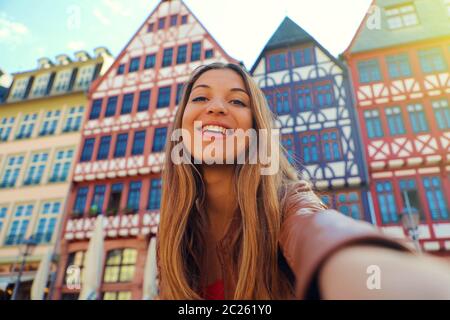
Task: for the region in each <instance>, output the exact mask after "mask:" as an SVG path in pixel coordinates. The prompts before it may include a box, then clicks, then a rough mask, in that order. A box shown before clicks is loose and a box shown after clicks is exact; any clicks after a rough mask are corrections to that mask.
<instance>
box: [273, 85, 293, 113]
mask: <svg viewBox="0 0 450 320" xmlns="http://www.w3.org/2000/svg"><path fill="white" fill-rule="evenodd" d="M275 99H276V103H277V104H276V108H277V109H276V113H277V114H286V113H289V112H291V108H290V105H289V91H287V90H284V92H277V93H276V96H275Z"/></svg>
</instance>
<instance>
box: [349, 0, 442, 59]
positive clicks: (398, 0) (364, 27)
mask: <svg viewBox="0 0 450 320" xmlns="http://www.w3.org/2000/svg"><path fill="white" fill-rule="evenodd" d="M410 3H413V4H414V6H415V9H416V12H417V16H418V19H419V24H418V25H416V26H411V27H405V28H401V29H396V30H391V29H389V27H388V24H387V20H388V19H387V18H388V17H387V15H386V8H392V7H395V6H401V5H403V4H410ZM377 19H378V20H379V22H380V23H379V24H378V25H377ZM446 36H450V17H449V15H448V9H447V7H446V6H445V5H444V1H442V0H409V1H405V0H374V1H373V4H372V6H371V8H370V9H369V11H368V12H367V14H366V16H365V18H364V20H363V21H362V23H361V26H360V27H359V29H358V32H357V33H356V35H355V37H354V39H353V41H352V43H351V44H350V46H349V48H348V49H347V50H346V52H347V53H349V54H352V53H358V52H364V51H370V50H375V49H381V48H387V47H392V46H397V45H402V44H407V43H414V42H418V41H422V40H426V39H433V38H440V37H446Z"/></svg>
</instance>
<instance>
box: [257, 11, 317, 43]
mask: <svg viewBox="0 0 450 320" xmlns="http://www.w3.org/2000/svg"><path fill="white" fill-rule="evenodd" d="M313 40H314V39H313V37H311V36H310V35H309V34H308V33H307V32H306V31H305V30H303V28H302V27H300V26H299V25H298V24H296V23H295V22H294V21H292V20H291V19H290V18H289V17H286V18H284V20H283V22H282V23H281V25H280V26H279V27H278V29H277V31H275V33H274V34H273V36H272V38H270V40H269V42H268V43H267V45H266V47H265V48H264V50H265V51H267V50H274V49H278V48H282V47H286V46H288V45H293V44H300V43H304V42H309V41H313Z"/></svg>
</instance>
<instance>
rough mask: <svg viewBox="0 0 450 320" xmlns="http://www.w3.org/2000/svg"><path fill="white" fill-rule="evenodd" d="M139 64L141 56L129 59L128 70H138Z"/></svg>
mask: <svg viewBox="0 0 450 320" xmlns="http://www.w3.org/2000/svg"><path fill="white" fill-rule="evenodd" d="M140 64H141V58H140V57H137V58H133V59H131V61H130V66H129V67H128V72H130V73H131V72H136V71H139V68H140Z"/></svg>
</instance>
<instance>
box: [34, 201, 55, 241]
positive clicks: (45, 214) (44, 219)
mask: <svg viewBox="0 0 450 320" xmlns="http://www.w3.org/2000/svg"><path fill="white" fill-rule="evenodd" d="M60 213H61V202H59V201H56V202H45V203H43V204H42V207H41V212H40V213H39V221H38V225H37V228H36V231H35V240H36V242H37V243H50V242H51V241H52V238H53V233H54V232H55V227H56V223H57V221H58V216H59V214H60Z"/></svg>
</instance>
